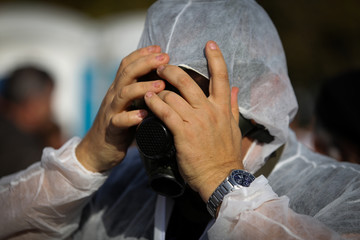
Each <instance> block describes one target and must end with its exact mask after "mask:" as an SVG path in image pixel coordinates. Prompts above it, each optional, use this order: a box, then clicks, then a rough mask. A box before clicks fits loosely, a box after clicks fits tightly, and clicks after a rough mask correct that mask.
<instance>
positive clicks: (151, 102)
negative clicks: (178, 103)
mask: <svg viewBox="0 0 360 240" xmlns="http://www.w3.org/2000/svg"><path fill="white" fill-rule="evenodd" d="M145 102H146V105H147V106H148V107H149V108H150V110H151V111H152V112H153V113H154V114H155V115H156V116H157V117H158V118H159V119H160V120H162V121H163V122H164V123H165V125H166V126H167V127H168V128H169V129H170V131H171V132H172V133H173V134H177V132H176V129H179V126H180V125H181V124H182V119H181V118H180V116H179V115H178V114H177V113H176V112H175V111H174V110H173V109H172V108H171V107H170V106H169V105H167V104H166V103H165V102H163V101H162V100H161V99H160V98H159V96H157V95H156V94H155V93H153V92H147V93H146V94H145Z"/></svg>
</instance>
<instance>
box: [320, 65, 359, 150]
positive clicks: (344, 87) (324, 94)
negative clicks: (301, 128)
mask: <svg viewBox="0 0 360 240" xmlns="http://www.w3.org/2000/svg"><path fill="white" fill-rule="evenodd" d="M359 86H360V70H352V71H349V72H346V73H343V74H340V75H337V76H335V77H333V78H330V79H328V80H326V81H325V82H324V84H323V85H322V87H321V89H320V91H319V94H318V97H317V101H316V105H315V116H316V125H315V129H316V131H317V134H321V130H325V133H326V134H327V137H326V136H325V138H327V141H329V142H332V144H333V145H334V146H335V147H337V148H338V149H339V150H340V151H342V150H344V149H345V148H344V146H345V144H350V145H352V146H354V147H353V148H354V149H358V150H357V151H359V149H360V124H359V123H360V101H359V98H360V97H359V96H360V87H359ZM347 146H349V145H347Z"/></svg>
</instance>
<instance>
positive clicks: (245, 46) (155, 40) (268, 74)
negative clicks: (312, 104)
mask: <svg viewBox="0 0 360 240" xmlns="http://www.w3.org/2000/svg"><path fill="white" fill-rule="evenodd" d="M208 40H214V41H216V42H217V43H218V44H219V46H220V49H221V50H222V52H223V55H224V57H225V59H226V61H227V66H228V71H229V78H230V82H231V85H232V86H238V87H239V88H240V93H239V106H240V112H241V113H242V114H243V115H244V116H245V117H247V118H251V119H254V120H255V121H256V122H257V123H259V124H262V125H264V126H265V127H267V129H268V130H269V131H270V133H271V134H272V135H273V136H275V140H274V141H273V142H272V143H271V144H267V145H262V144H259V143H254V144H253V145H252V146H251V148H250V150H249V151H248V153H247V154H246V156H245V160H244V166H245V168H246V169H247V170H248V171H251V172H255V171H256V170H258V169H259V168H260V167H261V166H262V165H263V164H264V162H265V159H267V157H268V156H269V155H270V154H271V153H272V152H273V151H274V150H275V149H277V148H278V147H279V146H281V145H282V144H284V143H285V148H284V151H283V152H282V155H281V157H280V160H279V162H278V163H277V164H276V166H275V168H274V170H273V171H272V173H271V174H270V176H269V177H268V179H266V178H265V177H263V176H260V177H258V178H256V180H255V181H254V182H253V183H252V184H251V185H250V187H248V188H241V189H238V190H236V191H234V192H232V193H230V194H228V195H227V196H226V197H225V198H224V201H223V203H222V205H221V208H220V212H219V216H218V218H217V219H216V221H212V222H210V223H209V225H208V228H207V229H206V230H204V234H203V236H202V237H201V239H340V236H343V237H347V238H353V239H356V238H359V237H360V214H359V212H360V200H359V197H360V174H359V173H360V165H355V164H351V163H339V162H336V161H335V160H332V159H330V158H327V157H324V156H321V155H318V154H315V153H313V152H311V151H309V150H308V149H307V148H306V147H304V146H303V145H301V144H300V143H298V142H297V140H296V138H295V135H294V134H293V133H292V132H291V131H289V130H288V124H289V122H290V120H291V119H292V118H293V117H294V114H295V112H296V109H297V104H296V100H295V97H294V93H293V91H292V87H291V84H290V82H289V79H288V77H287V69H286V61H285V56H284V53H283V49H282V46H281V42H280V40H279V37H278V35H277V32H276V30H275V28H274V26H273V24H272V22H271V20H270V19H269V18H268V16H267V14H266V13H265V12H264V11H263V10H262V9H261V7H259V6H258V5H257V4H256V2H254V1H252V0H229V1H221V0H217V1H204V0H200V1H184V0H183V1H176V0H168V1H159V2H156V3H155V4H154V5H153V6H152V7H151V8H150V9H149V11H148V17H147V21H146V24H145V29H144V32H143V35H142V38H141V41H140V45H139V46H140V47H143V46H147V45H152V44H157V45H160V46H161V48H162V49H163V51H165V52H167V53H168V54H169V55H170V59H171V60H170V64H175V65H183V66H186V67H188V68H191V69H193V70H195V71H197V72H198V73H200V74H202V75H204V76H206V77H208V72H207V67H206V66H207V64H206V59H205V57H204V52H203V48H204V46H205V43H206V42H207V41H208ZM78 142H79V139H76V138H75V139H73V140H71V141H69V142H68V143H67V144H66V145H64V147H62V148H61V149H60V150H57V151H55V150H52V149H45V151H44V155H43V158H42V161H41V164H35V165H33V166H32V167H30V168H29V169H27V170H26V171H24V172H20V173H18V174H16V175H13V176H9V177H7V178H4V179H1V180H0V212H1V214H2V218H1V221H2V222H1V224H0V238H6V237H8V236H11V235H12V236H14V235H15V234H16V237H15V238H22V239H31V237H32V238H36V239H41V238H43V239H48V238H66V237H71V238H73V239H153V238H154V239H164V237H165V233H164V232H165V229H166V225H167V222H168V221H169V216H170V214H171V209H172V201H171V200H169V199H165V198H164V197H157V196H156V194H155V193H154V192H152V191H151V190H150V188H149V186H148V185H147V179H146V174H145V171H144V169H143V167H142V165H141V161H140V158H139V154H138V152H137V150H136V149H134V148H132V149H130V150H129V152H128V154H127V157H126V158H125V159H124V161H123V162H122V163H121V164H120V165H118V166H117V167H115V168H114V169H113V170H112V172H111V173H110V176H109V178H108V179H107V181H106V182H105V184H104V185H103V186H102V187H101V188H100V190H99V191H98V192H97V193H96V195H95V196H93V193H94V192H95V191H96V189H97V188H98V187H99V186H100V185H101V184H102V183H103V182H104V181H105V179H106V177H107V176H106V175H102V174H94V173H90V172H88V171H86V170H85V169H84V168H83V167H82V166H81V165H80V164H79V163H78V161H77V159H76V157H75V154H74V149H75V147H76V145H77V143H78ZM283 195H286V196H283ZM279 196H282V197H279ZM90 199H91V201H90V203H89V204H88V205H87V206H86V207H85V209H84V211H83V215H82V218H81V220H80V211H81V209H82V207H83V206H84V205H85V204H86V203H88V202H89V200H90ZM295 212H296V213H295ZM79 226H80V227H79Z"/></svg>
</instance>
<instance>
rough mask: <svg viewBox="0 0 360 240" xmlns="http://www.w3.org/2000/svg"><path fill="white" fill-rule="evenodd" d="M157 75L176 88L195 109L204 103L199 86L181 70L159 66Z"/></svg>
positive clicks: (168, 66)
mask: <svg viewBox="0 0 360 240" xmlns="http://www.w3.org/2000/svg"><path fill="white" fill-rule="evenodd" d="M157 73H158V75H159V76H160V77H162V78H164V79H166V80H167V81H168V82H169V83H170V84H171V85H173V86H174V87H176V88H177V89H178V90H179V91H180V93H181V96H182V97H183V98H184V99H185V100H186V101H187V102H188V103H189V104H190V105H191V106H193V107H195V108H197V107H200V105H201V104H202V103H204V102H205V101H206V99H207V98H206V96H205V94H204V92H203V91H202V89H201V88H200V87H199V85H198V84H197V83H196V82H195V81H194V80H193V79H192V78H191V77H190V76H189V75H188V74H187V73H186V72H185V71H184V70H182V69H181V68H179V67H177V66H173V65H161V66H159V67H158V68H157Z"/></svg>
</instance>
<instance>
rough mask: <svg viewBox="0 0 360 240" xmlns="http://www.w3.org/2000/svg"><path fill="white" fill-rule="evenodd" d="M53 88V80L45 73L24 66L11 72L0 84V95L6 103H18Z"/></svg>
mask: <svg viewBox="0 0 360 240" xmlns="http://www.w3.org/2000/svg"><path fill="white" fill-rule="evenodd" d="M49 86H50V87H53V86H54V80H53V78H52V77H51V76H50V74H48V73H47V72H46V71H44V70H42V69H40V68H37V67H33V66H24V67H19V68H17V69H15V70H14V71H12V72H11V73H10V74H9V75H8V76H7V77H6V78H5V79H4V80H2V83H1V95H2V97H3V98H4V99H5V100H7V101H8V102H16V103H20V102H23V101H25V100H26V99H27V98H29V97H31V96H34V95H36V94H39V93H41V92H43V91H44V90H45V89H46V88H47V87H49Z"/></svg>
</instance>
